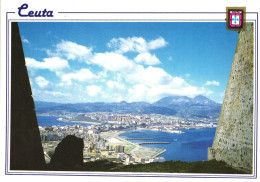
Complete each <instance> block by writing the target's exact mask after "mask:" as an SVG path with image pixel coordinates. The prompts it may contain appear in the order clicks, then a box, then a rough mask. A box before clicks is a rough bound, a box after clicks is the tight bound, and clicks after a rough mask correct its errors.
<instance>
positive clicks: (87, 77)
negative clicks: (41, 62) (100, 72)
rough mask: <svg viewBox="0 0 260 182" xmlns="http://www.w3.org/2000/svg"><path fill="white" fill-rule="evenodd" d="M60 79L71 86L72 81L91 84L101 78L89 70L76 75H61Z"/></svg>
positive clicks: (80, 71) (83, 70) (78, 72)
mask: <svg viewBox="0 0 260 182" xmlns="http://www.w3.org/2000/svg"><path fill="white" fill-rule="evenodd" d="M60 77H61V80H62V82H63V83H66V84H67V85H71V84H72V80H76V81H81V82H90V81H93V80H96V79H98V78H100V76H97V75H95V74H94V73H92V72H91V71H90V70H88V69H80V70H79V71H77V72H74V73H67V74H62V75H60Z"/></svg>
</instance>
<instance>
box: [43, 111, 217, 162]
mask: <svg viewBox="0 0 260 182" xmlns="http://www.w3.org/2000/svg"><path fill="white" fill-rule="evenodd" d="M57 120H58V121H63V122H76V123H77V124H75V125H73V126H69V125H65V126H59V125H53V126H39V129H40V134H41V140H42V145H43V149H44V153H45V160H46V162H47V163H48V162H49V161H50V158H51V156H52V154H53V153H54V150H55V147H56V146H57V145H58V143H59V142H60V141H61V140H62V139H63V138H64V137H66V136H67V135H75V136H77V137H80V138H83V140H84V151H83V156H84V162H88V161H95V160H100V159H107V160H109V161H112V162H116V163H122V164H125V165H129V164H137V163H150V162H163V161H165V159H164V158H163V157H158V156H159V155H160V154H162V153H163V152H165V151H166V150H165V149H161V148H151V147H144V146H143V144H146V143H152V142H153V138H136V139H142V140H147V142H145V143H134V142H133V140H135V138H122V137H120V134H123V133H126V132H142V131H143V130H153V131H159V132H169V133H176V134H180V135H181V134H185V132H184V131H183V130H187V129H203V128H213V127H216V126H217V125H216V123H217V120H216V119H209V118H199V119H198V118H192V119H191V118H182V117H176V116H165V115H159V114H139V115H137V114H112V113H104V112H95V113H87V114H83V113H76V114H75V113H70V114H66V115H63V116H59V118H58V119H57ZM78 123H82V125H81V124H78ZM85 123H88V124H89V126H83V124H85ZM162 143H163V142H162Z"/></svg>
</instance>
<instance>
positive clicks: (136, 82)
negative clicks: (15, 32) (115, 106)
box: [19, 22, 238, 103]
mask: <svg viewBox="0 0 260 182" xmlns="http://www.w3.org/2000/svg"><path fill="white" fill-rule="evenodd" d="M19 28H20V32H21V36H22V41H23V48H24V53H25V59H26V65H27V69H28V72H29V76H30V82H31V87H32V91H33V97H34V100H35V101H46V102H59V103H80V102H120V101H126V102H138V101H144V102H149V103H153V102H156V101H157V100H159V99H161V98H163V97H166V96H172V95H179V96H188V97H195V96H197V95H204V96H206V97H207V98H209V99H211V100H214V101H215V102H218V103H222V101H223V97H224V93H225V89H226V85H227V81H228V77H229V72H230V69H231V65H232V60H233V55H234V52H235V48H236V43H237V39H238V34H237V32H232V31H227V30H226V24H225V23H224V22H223V23H212V22H211V23H174V22H163V23H159V22H137V23H131V22H122V23H120V22H106V23H104V22H103V23H101V22H82V23H79V22H74V23H70V22H63V23H60V22H59V23H58V22H57V23H46V22H37V23H36V22H20V23H19Z"/></svg>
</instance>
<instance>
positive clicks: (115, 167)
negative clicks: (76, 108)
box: [83, 160, 246, 174]
mask: <svg viewBox="0 0 260 182" xmlns="http://www.w3.org/2000/svg"><path fill="white" fill-rule="evenodd" d="M83 168H84V169H83V170H84V171H103V172H155V173H158V172H159V173H160V172H161V173H209V174H246V172H244V171H240V170H237V169H234V168H232V167H230V166H228V165H227V164H226V163H224V162H219V161H216V160H211V161H198V162H180V161H166V162H161V163H157V162H156V163H149V164H137V165H128V166H125V165H122V164H116V163H112V162H109V161H107V160H99V161H95V162H87V163H84V167H83Z"/></svg>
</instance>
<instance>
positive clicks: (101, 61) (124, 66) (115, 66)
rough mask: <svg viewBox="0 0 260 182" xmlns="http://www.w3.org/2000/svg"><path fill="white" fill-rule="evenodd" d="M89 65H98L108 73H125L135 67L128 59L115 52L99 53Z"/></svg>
mask: <svg viewBox="0 0 260 182" xmlns="http://www.w3.org/2000/svg"><path fill="white" fill-rule="evenodd" d="M89 63H92V64H97V65H99V66H101V67H103V68H104V69H105V70H108V71H125V70H129V69H130V70H131V69H133V68H134V67H135V65H134V64H133V62H132V61H130V60H129V59H128V58H126V57H125V56H123V55H121V54H118V53H113V52H105V53H97V54H95V55H94V57H93V58H92V59H90V62H89Z"/></svg>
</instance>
